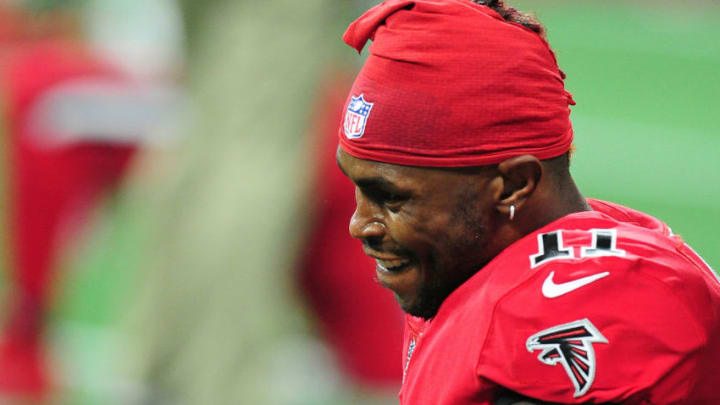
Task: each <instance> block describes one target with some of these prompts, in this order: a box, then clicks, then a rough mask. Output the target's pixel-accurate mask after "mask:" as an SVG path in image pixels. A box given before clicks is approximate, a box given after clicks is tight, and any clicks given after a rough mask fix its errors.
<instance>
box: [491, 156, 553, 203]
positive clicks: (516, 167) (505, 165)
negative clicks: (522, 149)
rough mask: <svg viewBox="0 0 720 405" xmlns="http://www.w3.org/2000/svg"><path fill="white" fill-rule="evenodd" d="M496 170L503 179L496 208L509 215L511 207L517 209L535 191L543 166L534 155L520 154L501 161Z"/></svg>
mask: <svg viewBox="0 0 720 405" xmlns="http://www.w3.org/2000/svg"><path fill="white" fill-rule="evenodd" d="M498 171H499V172H500V176H502V179H503V189H502V193H501V194H500V196H499V197H498V201H497V209H498V211H500V212H501V213H502V214H504V215H509V214H510V210H511V207H514V208H512V209H513V210H516V209H519V208H520V207H522V206H523V204H525V202H526V201H527V200H528V199H529V198H530V196H531V195H532V194H533V193H534V192H535V190H536V189H537V187H538V185H539V184H540V179H541V178H542V174H543V166H542V163H541V162H540V160H539V159H538V158H536V157H535V156H532V155H522V156H516V157H514V158H510V159H507V160H505V161H503V162H502V163H500V164H499V165H498ZM513 214H514V213H513Z"/></svg>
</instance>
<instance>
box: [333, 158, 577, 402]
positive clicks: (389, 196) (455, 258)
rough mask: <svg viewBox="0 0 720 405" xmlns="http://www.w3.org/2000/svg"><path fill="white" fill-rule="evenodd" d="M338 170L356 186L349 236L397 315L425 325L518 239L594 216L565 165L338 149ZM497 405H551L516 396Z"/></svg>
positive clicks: (561, 161)
mask: <svg viewBox="0 0 720 405" xmlns="http://www.w3.org/2000/svg"><path fill="white" fill-rule="evenodd" d="M337 162H338V166H339V167H340V169H341V170H342V171H343V173H345V175H346V176H347V177H348V178H349V179H350V180H351V181H352V182H353V183H355V185H356V189H355V197H356V204H357V206H356V209H355V213H354V214H353V216H352V219H351V220H350V227H349V230H350V234H351V235H352V236H353V237H354V238H356V239H359V240H360V241H361V242H362V244H363V250H364V251H365V253H366V254H367V255H368V256H370V257H372V258H374V259H375V260H376V263H377V266H376V275H377V279H378V282H379V283H380V284H382V285H383V286H385V287H387V288H388V289H390V290H391V291H392V292H393V293H394V294H395V298H396V300H397V301H398V303H399V304H400V306H401V307H402V309H403V310H404V311H405V312H407V313H409V314H412V315H415V316H421V317H424V318H426V319H427V318H432V317H433V316H434V315H435V313H436V312H437V310H438V308H439V307H440V305H441V304H442V302H443V301H444V300H445V298H446V297H447V296H448V295H449V294H450V293H452V292H453V291H454V290H455V289H456V288H457V287H459V286H460V285H461V284H462V283H464V282H465V281H466V280H467V279H469V278H470V277H471V276H472V275H473V274H475V273H476V272H477V271H478V270H479V269H482V268H483V267H484V266H485V265H486V264H487V263H488V262H489V261H490V260H492V258H494V257H495V256H496V255H498V254H499V253H500V252H501V251H502V250H503V249H505V248H507V247H508V246H510V245H511V244H513V243H514V242H515V241H517V240H519V239H520V238H522V237H523V236H525V235H527V234H529V233H531V232H533V231H535V230H536V229H538V228H540V227H542V226H544V225H546V224H548V223H550V222H552V221H554V220H556V219H558V218H561V217H563V216H566V215H568V214H571V213H574V212H580V211H587V210H590V207H589V206H588V205H587V203H586V201H585V198H584V197H583V196H582V194H580V192H579V191H578V189H577V187H576V186H575V183H574V182H573V180H572V178H571V177H570V174H569V171H568V168H567V158H566V157H561V158H556V159H550V160H539V159H537V158H536V157H534V156H531V155H522V156H517V157H513V158H510V159H508V160H505V161H503V162H501V163H499V164H498V165H493V166H485V167H473V168H432V167H414V166H401V165H395V164H389V163H381V162H375V161H370V160H364V159H359V158H356V157H353V156H351V155H349V154H347V153H346V152H345V151H343V150H342V149H340V148H338V151H337ZM511 206H514V207H515V217H514V219H513V220H510V210H511ZM498 403H499V404H500V403H501V404H503V405H506V404H507V405H533V404H534V405H552V404H549V403H546V402H538V401H536V400H533V399H529V398H523V397H518V396H515V395H514V394H512V393H509V394H508V395H506V396H501V398H499V399H498Z"/></svg>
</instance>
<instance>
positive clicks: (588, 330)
mask: <svg viewBox="0 0 720 405" xmlns="http://www.w3.org/2000/svg"><path fill="white" fill-rule="evenodd" d="M593 343H608V340H607V339H605V336H603V335H602V334H601V333H600V331H598V330H597V328H595V326H594V325H593V324H592V323H590V321H589V320H587V319H582V320H579V321H574V322H570V323H566V324H563V325H558V326H555V327H552V328H550V329H545V330H544V331H541V332H538V333H536V334H534V335H532V336H530V337H529V338H528V340H527V342H526V343H525V346H526V347H527V350H528V351H529V352H530V353H532V352H533V351H535V350H542V352H541V353H540V354H539V355H538V360H540V361H541V362H542V363H544V364H547V365H549V366H554V365H556V364H558V363H560V364H562V366H563V368H564V369H565V372H566V373H567V375H568V377H570V381H572V383H573V386H574V387H575V393H574V394H573V396H574V397H575V398H577V397H581V396H583V395H585V393H587V392H588V390H589V389H590V386H591V385H592V383H593V380H595V369H596V364H595V350H594V349H593V346H592V344H593Z"/></svg>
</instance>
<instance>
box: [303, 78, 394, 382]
mask: <svg viewBox="0 0 720 405" xmlns="http://www.w3.org/2000/svg"><path fill="white" fill-rule="evenodd" d="M344 77H345V76H343V75H338V77H337V78H335V80H334V81H332V80H331V81H330V85H329V86H327V89H326V90H325V92H323V93H322V95H321V97H320V100H322V105H321V106H320V111H319V114H318V120H317V124H318V125H317V127H318V128H317V133H318V135H319V136H318V141H317V142H316V143H315V144H314V146H315V147H316V148H317V151H316V153H315V155H316V156H319V157H321V158H320V160H319V161H317V162H315V167H314V168H313V169H314V172H313V184H314V187H313V188H312V192H311V194H310V203H311V211H312V216H311V221H310V223H309V229H308V236H307V244H306V245H305V246H304V249H305V250H304V255H303V258H302V261H301V263H300V274H299V277H300V283H301V287H302V289H303V291H304V293H305V294H306V296H307V299H308V301H309V304H310V307H311V309H312V310H313V312H314V315H316V316H317V320H318V322H319V325H320V327H321V334H322V335H323V336H324V337H325V338H326V339H327V341H328V343H329V344H330V346H331V347H332V348H333V349H334V352H335V354H336V356H337V358H338V359H339V363H340V366H341V368H342V369H343V370H344V371H346V372H347V373H348V374H349V375H350V377H352V378H353V379H354V380H355V382H358V383H360V384H361V385H365V386H366V387H375V388H385V389H393V390H396V389H397V388H398V387H399V384H400V378H401V372H402V370H401V368H400V367H399V365H398V359H399V358H400V356H401V355H402V354H401V350H402V330H403V313H402V311H401V310H400V308H399V307H398V305H397V303H396V302H395V300H394V299H393V296H392V293H391V292H389V291H387V290H385V289H383V288H381V287H380V285H379V284H378V283H377V282H375V281H374V280H373V277H371V275H372V273H373V272H374V269H375V265H376V264H375V261H374V260H372V259H371V258H369V257H367V256H365V254H364V253H363V251H362V249H359V248H358V242H357V241H356V240H354V239H352V238H351V237H350V235H349V234H348V223H347V221H348V218H350V217H351V216H352V213H353V211H354V210H355V198H354V197H353V196H354V189H355V186H354V185H353V184H352V183H350V182H348V181H347V179H346V178H345V177H344V176H343V174H342V172H341V171H340V169H338V167H337V164H336V162H335V150H336V148H337V138H336V132H337V121H338V117H341V116H342V114H343V109H342V107H343V103H344V102H345V96H346V89H347V87H349V81H348V80H344V79H343V78H344Z"/></svg>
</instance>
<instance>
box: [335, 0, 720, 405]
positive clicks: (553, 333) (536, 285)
mask: <svg viewBox="0 0 720 405" xmlns="http://www.w3.org/2000/svg"><path fill="white" fill-rule="evenodd" d="M344 40H345V41H346V42H347V43H348V44H349V45H351V46H352V47H354V48H356V49H357V50H358V51H360V50H362V49H363V47H364V46H365V44H366V42H367V41H368V40H372V41H373V43H372V46H371V47H370V49H369V53H370V55H369V57H368V59H367V61H366V63H365V65H364V67H363V69H362V70H361V72H360V73H359V74H358V76H357V78H356V81H355V83H354V85H353V88H352V89H351V92H350V95H349V97H348V99H347V102H346V109H345V112H344V119H343V121H342V124H341V126H340V129H339V143H340V147H339V148H338V151H337V161H338V165H339V166H340V168H341V170H342V171H343V172H344V173H345V174H346V175H347V177H349V178H350V180H352V182H353V183H354V184H355V185H356V191H355V197H356V204H357V206H356V210H355V213H354V214H353V216H352V219H351V220H350V233H351V235H352V236H353V237H355V238H357V239H359V240H360V241H362V246H363V250H364V251H365V253H366V254H367V255H368V256H370V257H372V258H373V259H375V261H376V275H377V279H378V280H379V282H380V283H381V284H382V285H383V286H385V287H387V288H389V289H390V290H392V292H393V293H394V295H395V298H396V300H397V301H398V303H399V304H400V306H401V307H402V309H403V310H404V311H405V312H406V313H407V317H406V320H407V322H406V330H405V341H404V359H403V360H404V364H403V370H404V376H403V385H402V388H401V391H400V394H399V396H400V402H401V403H402V404H412V405H418V404H427V405H443V404H447V405H450V404H452V405H466V404H467V405H470V404H483V405H484V404H487V405H489V404H502V405H507V404H547V403H557V404H561V403H562V404H582V403H606V404H610V403H623V404H636V405H670V404H695V405H710V404H717V403H720V393H719V392H718V391H717V388H716V387H717V386H718V385H720V282H718V279H717V277H716V276H715V274H714V272H713V271H712V270H711V269H710V268H709V266H708V265H707V264H706V263H705V262H704V261H703V260H702V259H701V258H700V257H699V256H698V255H697V254H695V252H694V251H693V250H692V249H691V248H690V247H689V246H688V245H686V244H685V243H684V242H683V241H682V239H681V238H680V237H679V236H677V235H674V234H673V233H672V232H671V230H670V228H668V226H667V225H665V224H664V223H662V222H661V221H659V220H657V219H655V218H653V217H651V216H649V215H647V214H644V213H642V212H638V211H635V210H632V209H630V208H627V207H623V206H620V205H617V204H613V203H610V202H605V201H599V200H593V199H587V198H585V197H584V196H583V195H582V194H581V192H580V191H579V190H578V188H577V187H576V185H575V183H574V181H573V179H572V177H571V175H570V172H569V161H570V152H571V145H572V140H573V131H572V126H571V123H570V120H569V113H570V110H569V106H570V105H572V104H574V101H573V99H572V96H571V95H570V94H569V93H568V92H567V91H566V90H565V88H564V77H565V76H564V74H563V73H562V72H561V71H560V69H559V68H558V66H557V62H556V60H555V56H554V54H553V52H552V50H551V49H550V47H549V45H548V43H547V42H546V40H545V37H544V34H543V29H542V26H541V25H540V24H539V23H538V22H537V21H536V20H534V19H532V18H530V17H528V16H526V15H524V14H522V13H519V12H518V11H516V10H514V9H512V8H510V7H508V6H506V5H505V4H503V2H502V1H494V0H493V1H475V2H473V1H470V0H388V1H385V2H384V3H382V4H380V5H378V6H376V7H374V8H372V9H371V10H369V11H368V12H367V13H365V14H364V15H363V16H362V17H360V18H359V19H358V20H356V21H355V22H354V23H352V24H351V25H350V27H349V28H348V30H347V31H346V33H345V36H344Z"/></svg>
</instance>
